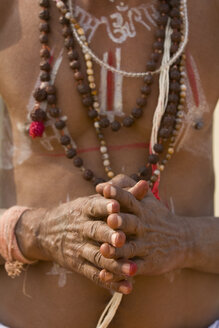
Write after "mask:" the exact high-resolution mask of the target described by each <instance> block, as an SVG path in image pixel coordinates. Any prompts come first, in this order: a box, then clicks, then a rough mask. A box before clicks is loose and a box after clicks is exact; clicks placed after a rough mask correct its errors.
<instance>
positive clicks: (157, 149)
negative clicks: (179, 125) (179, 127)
mask: <svg viewBox="0 0 219 328" xmlns="http://www.w3.org/2000/svg"><path fill="white" fill-rule="evenodd" d="M163 150H164V148H163V145H162V144H155V145H154V151H155V152H156V153H158V154H161V153H162V152H163Z"/></svg>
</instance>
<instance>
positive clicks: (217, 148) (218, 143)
mask: <svg viewBox="0 0 219 328" xmlns="http://www.w3.org/2000/svg"><path fill="white" fill-rule="evenodd" d="M3 108H4V105H3V101H2V99H1V96H0V164H1V140H2V128H1V123H2V121H3ZM213 139H214V144H213V149H214V168H215V198H214V203H215V215H216V216H219V101H218V104H217V106H216V110H215V113H214V138H213ZM0 167H1V165H0ZM1 206H2V205H1V204H0V208H1Z"/></svg>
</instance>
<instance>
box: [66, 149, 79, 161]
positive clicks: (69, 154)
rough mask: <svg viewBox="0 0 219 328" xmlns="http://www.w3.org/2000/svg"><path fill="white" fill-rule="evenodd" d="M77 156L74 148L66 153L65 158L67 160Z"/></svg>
mask: <svg viewBox="0 0 219 328" xmlns="http://www.w3.org/2000/svg"><path fill="white" fill-rule="evenodd" d="M76 155H77V151H76V150H75V149H74V148H70V149H68V150H67V151H66V157H68V158H69V159H71V158H73V157H75V156H76Z"/></svg>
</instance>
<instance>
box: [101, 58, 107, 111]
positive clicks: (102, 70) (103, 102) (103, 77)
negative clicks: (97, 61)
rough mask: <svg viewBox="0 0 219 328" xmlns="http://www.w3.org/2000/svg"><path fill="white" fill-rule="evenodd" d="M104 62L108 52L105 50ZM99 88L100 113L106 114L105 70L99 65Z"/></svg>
mask: <svg viewBox="0 0 219 328" xmlns="http://www.w3.org/2000/svg"><path fill="white" fill-rule="evenodd" d="M103 61H104V63H107V62H108V52H105V53H104V55H103ZM100 74H101V75H100V89H99V97H100V113H101V114H102V115H106V114H107V70H106V68H105V67H103V66H102V67H101V73H100Z"/></svg>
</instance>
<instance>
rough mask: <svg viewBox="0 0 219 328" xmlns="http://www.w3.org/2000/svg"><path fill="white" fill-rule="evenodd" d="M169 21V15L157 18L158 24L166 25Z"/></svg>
mask: <svg viewBox="0 0 219 328" xmlns="http://www.w3.org/2000/svg"><path fill="white" fill-rule="evenodd" d="M167 21H168V16H167V15H159V17H158V18H157V24H158V25H159V26H166V24H167Z"/></svg>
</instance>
